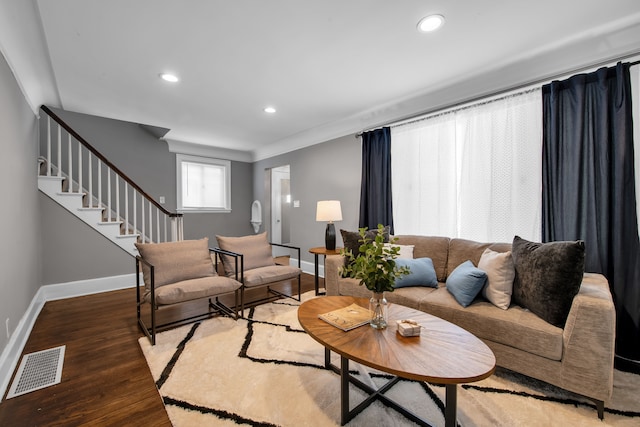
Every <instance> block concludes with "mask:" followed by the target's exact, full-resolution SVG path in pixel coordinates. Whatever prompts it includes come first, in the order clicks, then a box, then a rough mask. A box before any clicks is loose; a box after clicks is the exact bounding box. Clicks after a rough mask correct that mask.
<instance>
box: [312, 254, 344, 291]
mask: <svg viewBox="0 0 640 427" xmlns="http://www.w3.org/2000/svg"><path fill="white" fill-rule="evenodd" d="M341 250H342V248H335V249H333V250H332V249H327V248H325V247H324V246H319V247H317V248H311V249H309V252H310V253H312V254H313V260H314V267H315V268H314V273H315V282H314V284H315V287H316V295H324V294H325V293H326V292H322V293H320V286H319V285H320V284H319V281H320V280H319V267H318V255H323V256H324V258H323V261H322V262H323V265H324V260H325V259H326V258H327V255H340V251H341ZM325 289H326V287H325Z"/></svg>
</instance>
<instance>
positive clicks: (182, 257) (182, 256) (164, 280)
mask: <svg viewBox="0 0 640 427" xmlns="http://www.w3.org/2000/svg"><path fill="white" fill-rule="evenodd" d="M135 245H136V248H138V252H139V253H140V256H142V258H143V259H144V260H145V261H147V262H148V263H149V264H151V265H153V266H154V279H155V287H156V289H157V288H159V287H161V286H165V285H168V284H171V283H176V282H181V281H183V280H188V279H198V278H201V277H213V276H216V272H215V270H214V268H213V262H212V261H211V255H210V254H209V239H208V238H204V239H200V240H181V241H178V242H165V243H136V244H135ZM142 275H143V278H144V285H145V287H146V288H147V290H148V289H150V287H151V269H150V268H149V266H147V265H146V264H145V263H142Z"/></svg>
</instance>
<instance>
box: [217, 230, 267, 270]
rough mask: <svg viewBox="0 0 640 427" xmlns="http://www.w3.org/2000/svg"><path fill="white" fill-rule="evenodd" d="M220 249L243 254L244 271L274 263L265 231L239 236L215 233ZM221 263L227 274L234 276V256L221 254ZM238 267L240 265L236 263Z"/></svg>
mask: <svg viewBox="0 0 640 427" xmlns="http://www.w3.org/2000/svg"><path fill="white" fill-rule="evenodd" d="M216 239H217V240H218V246H219V247H220V249H223V250H225V251H229V252H235V253H238V254H242V255H244V271H247V270H252V269H254V268H258V267H266V266H271V265H275V261H274V259H273V253H272V251H271V245H270V244H269V241H268V240H267V232H266V231H265V232H264V233H260V234H256V235H249V236H241V237H225V236H218V235H216ZM222 263H223V264H224V271H225V273H226V274H227V276H229V277H231V276H235V273H236V266H235V258H234V257H232V256H229V255H222ZM238 268H240V265H238Z"/></svg>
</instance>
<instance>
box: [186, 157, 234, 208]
mask: <svg viewBox="0 0 640 427" xmlns="http://www.w3.org/2000/svg"><path fill="white" fill-rule="evenodd" d="M176 162H177V164H176V172H177V185H176V187H177V190H178V197H177V200H178V211H179V212H231V162H230V161H228V160H220V159H211V158H206V157H197V156H188V155H184V154H178V155H176Z"/></svg>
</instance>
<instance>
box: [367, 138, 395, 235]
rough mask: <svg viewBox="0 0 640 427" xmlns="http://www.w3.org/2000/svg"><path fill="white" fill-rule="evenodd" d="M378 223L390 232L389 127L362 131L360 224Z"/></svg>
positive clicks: (371, 227)
mask: <svg viewBox="0 0 640 427" xmlns="http://www.w3.org/2000/svg"><path fill="white" fill-rule="evenodd" d="M378 224H382V225H384V226H387V225H388V226H389V227H390V230H389V232H390V233H391V234H393V205H392V204H391V129H390V128H388V127H384V128H381V129H376V130H372V131H369V132H364V133H363V134H362V184H361V189H360V221H359V225H360V227H367V228H368V229H369V230H372V229H376V228H378Z"/></svg>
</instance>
